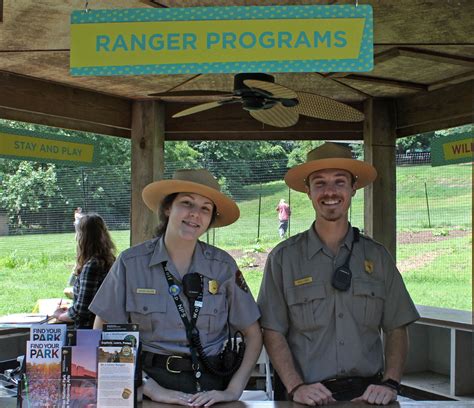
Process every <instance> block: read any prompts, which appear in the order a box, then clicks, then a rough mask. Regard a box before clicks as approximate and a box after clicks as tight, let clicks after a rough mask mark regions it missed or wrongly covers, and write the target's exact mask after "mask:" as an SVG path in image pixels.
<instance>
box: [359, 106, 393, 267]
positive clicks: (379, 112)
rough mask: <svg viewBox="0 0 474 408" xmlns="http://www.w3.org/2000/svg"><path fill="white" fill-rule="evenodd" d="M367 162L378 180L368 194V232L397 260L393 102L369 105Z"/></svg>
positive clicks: (367, 117) (366, 225) (366, 118)
mask: <svg viewBox="0 0 474 408" xmlns="http://www.w3.org/2000/svg"><path fill="white" fill-rule="evenodd" d="M364 111H365V122H364V154H365V160H366V161H367V162H369V163H371V164H372V165H373V166H374V167H375V168H376V169H377V173H378V176H377V179H376V180H375V181H374V182H373V183H372V184H371V185H370V186H367V187H366V188H365V191H364V224H365V227H364V230H365V233H366V234H368V235H369V236H371V237H373V238H374V239H375V240H376V241H379V242H381V243H382V244H384V245H385V247H386V248H387V249H388V251H389V252H390V253H391V254H392V256H393V258H394V259H395V258H396V244H397V231H396V228H397V223H396V217H397V211H396V210H397V208H396V163H395V158H396V156H395V153H396V152H395V139H396V133H395V132H396V122H395V104H394V101H393V100H391V99H370V100H368V101H366V102H365V106H364Z"/></svg>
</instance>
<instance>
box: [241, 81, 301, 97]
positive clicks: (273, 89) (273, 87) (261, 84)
mask: <svg viewBox="0 0 474 408" xmlns="http://www.w3.org/2000/svg"><path fill="white" fill-rule="evenodd" d="M244 84H245V85H246V86H248V87H249V88H252V89H262V90H264V91H265V92H267V93H269V94H271V95H272V96H273V97H274V98H284V99H294V98H297V97H298V96H297V95H296V92H295V91H293V89H290V88H285V87H284V86H281V85H278V84H275V83H273V82H265V81H258V80H256V79H246V80H245V81H244Z"/></svg>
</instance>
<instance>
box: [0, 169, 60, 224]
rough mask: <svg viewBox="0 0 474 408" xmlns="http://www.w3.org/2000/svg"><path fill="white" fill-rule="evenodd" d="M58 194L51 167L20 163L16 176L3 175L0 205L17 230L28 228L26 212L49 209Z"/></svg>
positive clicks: (14, 174) (53, 171)
mask: <svg viewBox="0 0 474 408" xmlns="http://www.w3.org/2000/svg"><path fill="white" fill-rule="evenodd" d="M56 192H57V185H56V172H55V166H54V164H41V165H35V164H34V163H32V162H27V161H22V162H20V163H19V165H18V167H17V169H16V171H15V173H12V174H4V176H3V177H2V182H1V195H0V203H1V204H2V207H3V208H5V209H6V210H7V212H8V215H9V217H10V219H11V220H12V221H14V222H15V224H16V225H17V226H18V227H19V228H23V227H28V226H29V225H28V224H29V223H31V222H32V221H31V220H30V221H29V222H28V221H25V220H24V219H23V218H22V215H23V214H24V213H25V212H29V213H38V212H39V210H40V209H41V208H45V207H49V206H50V205H51V202H50V199H51V198H52V197H54V196H55V194H56Z"/></svg>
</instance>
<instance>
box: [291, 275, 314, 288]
mask: <svg viewBox="0 0 474 408" xmlns="http://www.w3.org/2000/svg"><path fill="white" fill-rule="evenodd" d="M312 281H313V278H312V277H311V276H307V277H306V278H302V279H297V280H295V281H294V282H293V283H294V284H295V286H301V285H304V284H305V283H311V282H312Z"/></svg>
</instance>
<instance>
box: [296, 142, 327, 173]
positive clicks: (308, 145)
mask: <svg viewBox="0 0 474 408" xmlns="http://www.w3.org/2000/svg"><path fill="white" fill-rule="evenodd" d="M323 143H324V141H320V140H301V141H297V142H295V145H294V147H293V150H292V151H291V153H290V154H289V155H288V167H293V166H296V165H298V164H301V163H304V162H305V161H306V155H307V154H308V152H310V151H311V150H313V149H315V148H316V147H318V146H321V145H322V144H323Z"/></svg>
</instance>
